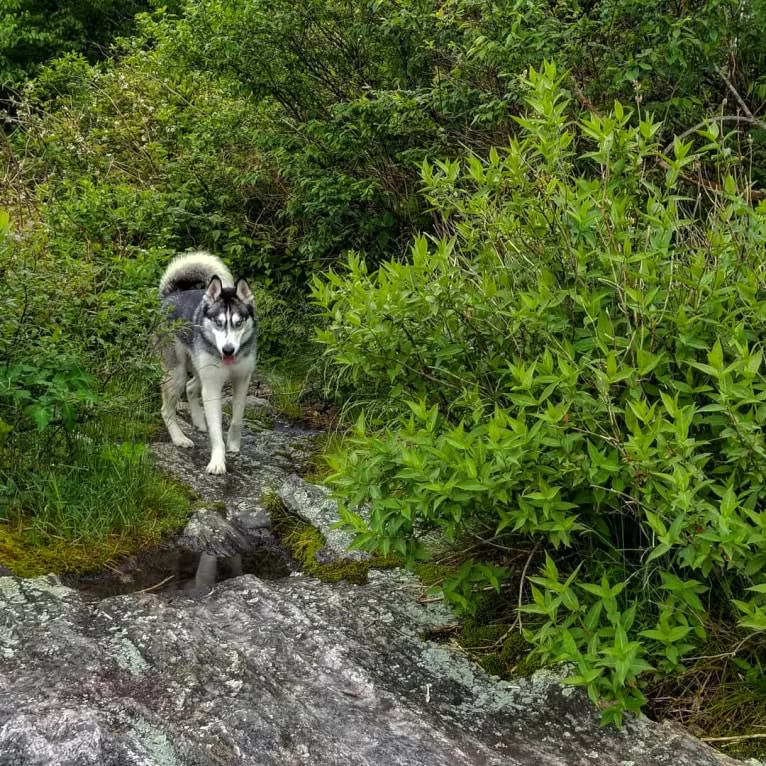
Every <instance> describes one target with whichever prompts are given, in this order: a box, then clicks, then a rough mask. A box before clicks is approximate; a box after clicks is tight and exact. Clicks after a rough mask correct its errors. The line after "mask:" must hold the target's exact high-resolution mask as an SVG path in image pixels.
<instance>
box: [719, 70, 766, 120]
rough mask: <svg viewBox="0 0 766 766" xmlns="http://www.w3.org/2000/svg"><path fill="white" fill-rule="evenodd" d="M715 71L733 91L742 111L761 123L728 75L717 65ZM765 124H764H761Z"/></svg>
mask: <svg viewBox="0 0 766 766" xmlns="http://www.w3.org/2000/svg"><path fill="white" fill-rule="evenodd" d="M715 71H716V72H718V76H719V77H720V78H721V79H722V80H723V81H724V82H725V83H726V87H727V88H728V89H729V90H730V91H731V93H732V95H733V96H734V98H735V99H737V103H738V104H739V106H740V109H742V111H743V112H744V113H745V114H746V115H747V116H748V117H749V118H750V119H751V120H753V121H755V122H759V120H756V118H755V117H753V113H752V112H751V111H750V109H748V106H747V104H746V103H745V100H744V99H743V98H742V96H740V95H739V91H737V89H736V88H735V87H734V86H733V85H732V83H731V80H730V79H729V78H728V77H727V76H726V73H725V72H724V71H723V69H721V67H719V66H718V65H717V64H716V67H715ZM761 124H763V123H761Z"/></svg>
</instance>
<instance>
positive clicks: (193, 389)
mask: <svg viewBox="0 0 766 766" xmlns="http://www.w3.org/2000/svg"><path fill="white" fill-rule="evenodd" d="M201 393H202V383H201V382H200V379H199V376H198V375H197V374H196V373H195V374H194V376H193V377H191V378H190V379H189V381H188V382H187V384H186V398H187V399H188V401H189V411H190V412H191V419H192V423H194V427H195V428H196V429H197V430H198V431H202V432H203V433H204V432H205V431H207V423H206V422H205V410H204V409H203V407H202V395H201Z"/></svg>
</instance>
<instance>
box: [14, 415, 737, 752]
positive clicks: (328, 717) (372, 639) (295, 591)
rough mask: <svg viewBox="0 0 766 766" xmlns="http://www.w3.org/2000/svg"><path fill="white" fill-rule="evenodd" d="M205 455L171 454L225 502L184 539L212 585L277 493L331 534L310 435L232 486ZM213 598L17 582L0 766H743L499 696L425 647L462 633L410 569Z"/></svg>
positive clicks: (229, 588)
mask: <svg viewBox="0 0 766 766" xmlns="http://www.w3.org/2000/svg"><path fill="white" fill-rule="evenodd" d="M187 432H189V433H191V429H187ZM192 438H193V439H194V440H195V443H196V444H197V446H198V449H192V450H187V451H183V450H178V449H176V448H175V447H173V446H172V445H169V444H161V445H155V446H154V447H153V455H154V458H155V460H156V462H158V464H159V465H160V466H161V467H162V468H163V469H164V470H165V471H167V472H168V473H170V474H172V475H173V476H174V477H175V478H176V479H177V480H179V481H183V482H185V483H187V484H188V485H189V486H191V487H193V489H194V490H195V492H196V493H197V495H198V496H199V498H200V500H201V501H202V502H203V503H204V504H205V505H206V508H205V509H202V510H200V511H199V512H198V513H196V514H195V516H194V517H193V518H192V519H191V520H190V522H189V524H188V525H187V527H186V529H185V530H184V532H183V534H182V535H181V536H180V538H179V539H178V540H177V544H178V545H180V546H181V547H182V548H184V549H186V550H193V551H197V552H199V553H201V555H202V558H201V562H202V564H204V567H202V566H201V569H203V568H204V570H205V571H204V572H202V576H201V575H200V571H199V570H198V576H197V585H199V584H200V583H199V581H200V580H204V584H205V585H206V586H207V585H212V584H213V583H214V582H215V579H216V572H215V563H216V559H217V558H218V557H222V558H237V557H239V556H240V555H242V554H243V553H244V554H247V552H248V551H250V554H249V555H251V556H253V555H254V556H257V555H259V551H262V550H264V549H263V548H259V545H260V544H262V543H263V542H264V539H266V536H268V530H267V524H268V518H267V516H265V515H264V513H265V512H264V511H263V509H262V508H261V507H260V505H259V504H260V502H261V496H262V494H263V493H264V492H266V491H274V490H275V489H277V488H280V487H281V488H282V489H283V497H284V498H285V501H286V502H288V503H290V502H293V503H295V507H296V508H297V507H298V506H300V507H303V506H304V505H306V504H308V505H310V504H311V503H308V501H309V500H311V501H312V503H313V501H317V504H318V507H319V510H320V513H318V514H317V515H316V516H315V517H314V523H317V524H319V525H320V526H321V527H322V528H323V530H324V531H326V532H327V536H328V537H332V534H331V533H332V531H333V530H332V529H331V527H332V521H334V518H333V513H334V508H333V507H331V502H330V501H329V500H328V498H327V497H326V494H325V493H324V492H323V491H322V490H321V489H319V488H316V487H312V486H311V485H308V484H306V483H305V482H302V481H301V480H299V479H297V477H296V478H290V479H289V480H287V477H288V475H289V474H291V473H293V472H294V471H296V470H300V468H301V465H302V463H303V462H304V461H305V459H306V456H307V455H308V453H309V452H310V441H311V435H310V434H307V433H302V432H299V431H295V430H293V431H290V430H289V429H288V430H286V429H279V428H278V429H276V430H273V431H262V432H258V433H248V434H246V435H245V436H244V437H243V453H242V455H241V456H240V457H239V458H234V459H232V460H231V461H227V464H228V467H229V469H230V473H228V474H227V475H225V476H222V477H219V476H208V475H207V474H206V473H205V471H204V468H205V465H206V462H207V460H208V448H207V443H206V442H207V439H206V437H205V436H204V435H198V434H195V435H193V436H192ZM304 501H306V502H305V503H304ZM310 513H311V511H308V512H307V514H310ZM309 518H310V515H309ZM323 533H324V532H323ZM347 542H348V541H347V539H340V541H339V542H338V551H339V552H340V554H341V555H343V551H344V548H345V545H346V544H347ZM207 590H208V588H207V587H205V588H197V595H198V596H200V597H197V598H191V597H188V596H187V595H186V594H185V593H184V592H179V591H172V592H166V593H158V592H153V593H147V592H136V593H132V594H128V595H121V596H111V597H108V598H104V599H102V600H98V599H96V598H94V597H92V596H88V595H85V594H84V593H81V592H78V591H75V590H71V589H70V588H67V587H64V586H63V585H62V584H61V582H60V581H59V580H58V579H57V578H55V577H44V578H37V579H34V580H20V579H17V578H15V577H11V576H6V577H0V766H251V765H252V766H271V765H272V764H273V765H274V766H298V765H299V764H311V766H351V765H353V766H366V765H367V764H369V765H370V766H372V764H375V765H376V766H377V764H384V765H385V766H442V765H444V766H461V765H465V766H468V765H469V764H475V765H476V766H484V765H485V764H486V765H487V766H495V765H497V766H500V765H501V764H508V765H509V766H514V765H515V764H518V765H521V764H523V765H524V766H527V765H535V766H537V765H539V766H547V765H548V764H556V765H560V766H565V765H566V766H573V765H576V764H599V766H617V764H620V765H621V766H629V765H630V766H660V765H661V764H662V765H664V764H667V765H668V766H670V765H671V764H672V765H673V766H692V765H693V766H708V765H711V766H712V765H713V764H730V763H733V762H732V761H730V760H729V759H727V758H725V757H724V756H721V755H720V754H718V753H715V752H714V751H712V750H710V749H709V748H707V747H706V746H704V745H703V744H702V743H700V742H699V741H697V740H694V739H693V738H691V737H689V736H688V735H686V734H685V733H684V732H683V731H682V730H680V729H679V728H676V727H674V726H671V725H656V724H653V723H651V722H649V721H647V720H646V719H643V718H641V719H637V720H631V721H630V722H628V724H627V725H626V726H625V728H624V729H623V730H621V731H616V730H614V729H602V728H600V727H599V725H598V713H597V712H596V711H595V710H594V708H593V706H592V705H591V704H590V703H589V702H588V700H587V698H586V697H585V696H584V695H583V694H582V693H581V692H580V691H576V690H573V689H571V688H565V687H562V686H561V685H560V684H559V683H558V682H557V680H556V678H555V676H553V675H552V674H538V675H537V676H535V677H533V679H531V680H527V679H519V680H518V681H517V682H514V683H512V684H509V683H504V682H499V681H497V680H496V679H493V678H491V677H489V676H487V675H486V674H485V673H484V672H483V671H482V670H481V669H480V668H479V667H478V666H477V665H475V664H474V663H472V662H471V661H469V660H468V659H467V658H466V657H465V656H464V655H463V654H460V653H458V652H456V651H453V650H452V649H450V648H449V647H447V646H444V645H439V644H434V643H432V642H429V641H425V640H423V639H422V638H421V637H420V634H421V632H422V631H424V630H426V629H434V630H437V629H439V628H442V627H444V626H445V625H449V624H451V623H452V622H453V617H452V615H451V614H449V612H447V611H446V610H445V609H444V608H443V607H442V606H441V605H440V604H429V605H427V606H424V605H420V604H419V603H418V602H417V598H416V597H417V595H418V594H419V592H420V586H419V585H418V583H417V582H416V581H415V580H414V579H413V578H412V577H411V576H409V575H406V574H403V573H401V572H390V571H389V572H385V573H381V572H379V573H376V572H372V573H371V577H370V582H369V584H367V585H364V586H354V585H349V584H347V583H337V584H334V585H328V584H323V583H320V582H319V581H317V580H313V579H309V578H306V577H303V576H290V577H283V578H282V579H278V580H260V579H258V578H256V577H253V576H248V575H246V576H242V577H237V578H235V579H230V580H227V581H226V582H224V583H222V584H219V585H218V586H217V587H215V588H214V589H213V590H212V591H211V592H207ZM203 592H204V594H205V595H201V594H202V593H203Z"/></svg>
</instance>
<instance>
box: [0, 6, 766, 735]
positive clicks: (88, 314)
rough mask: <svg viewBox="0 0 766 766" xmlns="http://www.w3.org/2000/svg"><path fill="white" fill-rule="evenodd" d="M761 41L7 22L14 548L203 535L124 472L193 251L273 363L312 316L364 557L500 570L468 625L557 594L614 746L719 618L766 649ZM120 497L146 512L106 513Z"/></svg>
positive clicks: (562, 637) (435, 16)
mask: <svg viewBox="0 0 766 766" xmlns="http://www.w3.org/2000/svg"><path fill="white" fill-rule="evenodd" d="M141 10H147V11H148V12H147V13H143V14H139V15H138V17H137V18H135V19H134V18H133V14H134V13H135V12H136V11H141ZM764 13H765V9H764V6H763V4H762V3H745V4H743V3H741V2H738V1H737V2H735V1H734V0H694V2H691V3H681V4H679V3H676V2H670V1H669V0H646V1H643V2H636V0H598V1H596V2H588V3H584V4H582V3H578V2H574V1H573V0H565V1H564V2H558V3H555V4H549V3H542V2H538V1H537V0H523V1H522V0H503V2H486V1H485V0H448V2H434V1H433V0H367V1H365V2H361V3H360V2H351V1H350V0H310V1H309V2H300V3H295V2H291V1H288V0H227V1H226V2H223V0H188V2H185V3H169V4H168V3H164V4H160V3H156V2H146V3H139V2H133V3H127V4H125V3H123V4H116V3H114V2H110V1H109V0H98V2H96V1H95V0H90V1H88V2H86V1H85V0H81V1H80V0H78V2H68V3H56V4H51V3H43V2H38V0H13V2H5V3H3V2H0V20H1V21H3V24H2V28H3V31H2V32H0V84H1V83H5V84H6V85H7V84H9V83H12V84H13V85H14V93H15V95H14V99H13V104H12V108H11V109H10V110H9V112H8V114H7V119H6V123H5V125H6V130H5V132H4V133H3V134H2V138H3V141H2V143H1V144H0V161H1V162H2V165H1V166H0V167H1V172H2V174H3V175H2V183H1V184H0V206H2V207H3V208H4V209H5V210H7V211H8V215H7V217H6V215H5V214H4V213H0V230H2V231H1V232H0V236H1V237H2V240H1V242H0V268H1V269H2V273H3V276H4V277H5V282H6V284H7V285H8V286H9V288H10V289H9V295H8V298H7V308H6V311H5V312H4V313H3V315H2V317H1V318H0V347H1V348H2V353H3V359H2V363H0V368H1V369H2V370H3V377H2V390H0V431H2V434H0V483H1V484H2V489H1V491H0V499H2V501H3V504H4V507H3V509H0V515H2V517H3V520H4V521H5V522H6V523H5V525H4V527H3V528H2V531H0V549H2V546H3V545H6V546H10V545H11V542H13V541H8V540H6V537H7V534H6V532H7V531H8V530H11V529H13V530H14V534H16V535H17V536H16V537H15V538H14V541H16V542H18V540H19V539H21V538H19V536H18V534H22V533H24V532H25V531H27V530H30V529H33V530H37V532H39V533H40V534H41V535H44V534H49V533H51V531H52V530H56V529H59V530H61V529H63V530H66V534H65V535H64V536H67V535H68V536H69V538H70V539H71V540H86V539H89V538H88V535H89V534H91V533H95V532H96V531H97V533H98V534H100V535H101V536H102V539H103V537H104V536H105V535H106V536H108V535H112V534H116V533H118V532H119V529H120V527H121V526H123V527H130V526H131V525H132V527H133V529H134V532H136V534H138V535H139V536H140V535H141V534H143V532H141V529H144V530H145V526H144V527H141V523H140V521H139V520H138V519H140V517H141V514H142V512H143V511H142V508H144V507H145V508H149V509H153V510H152V513H154V512H157V511H159V512H160V513H161V512H162V509H163V508H171V507H177V506H178V505H179V502H178V498H177V497H176V498H175V499H174V498H172V497H171V495H172V494H173V493H172V491H171V490H169V489H168V488H167V487H164V486H162V485H161V483H160V484H158V483H157V478H156V477H152V475H151V472H150V471H149V468H148V466H147V463H146V460H145V455H144V453H143V452H142V450H141V449H140V448H136V449H133V448H131V447H128V446H124V445H126V444H128V443H129V442H131V441H140V440H141V439H143V438H144V437H145V436H146V434H147V432H148V431H150V430H151V428H152V427H153V426H152V423H153V421H152V415H151V414H143V413H154V412H156V389H157V385H156V384H157V375H158V373H157V367H156V361H155V360H154V358H153V355H152V343H153V341H152V337H153V331H154V329H155V323H156V320H157V316H156V304H155V292H154V291H155V285H156V280H157V277H158V275H159V273H160V272H161V270H162V268H163V266H164V264H165V263H167V261H168V259H169V258H170V257H171V255H172V254H173V253H174V252H176V251H178V250H184V249H187V248H199V247H204V248H209V249H211V250H214V251H215V252H217V253H219V254H221V255H222V256H223V257H225V258H226V259H227V261H228V262H229V263H230V265H231V266H232V268H233V270H235V271H236V272H238V273H241V274H243V275H245V276H248V277H249V278H251V279H253V280H254V281H255V282H256V283H257V284H258V285H259V291H258V296H257V297H258V304H259V313H260V315H261V320H262V321H261V327H262V333H263V334H262V338H261V351H260V353H261V356H262V359H264V360H265V361H266V362H267V363H269V362H274V361H279V362H284V360H288V361H294V360H295V356H296V350H300V351H302V353H304V354H305V353H307V352H306V344H307V341H308V338H309V336H310V335H311V334H312V329H311V325H312V322H313V320H312V317H311V312H316V311H317V310H318V311H319V313H320V314H321V315H322V316H321V317H320V319H319V322H320V325H321V326H320V328H319V330H318V339H319V341H320V343H321V344H322V345H321V346H320V347H319V348H320V349H322V350H323V351H324V356H323V358H322V360H321V361H322V370H321V372H320V373H317V374H318V375H321V376H322V382H323V383H324V385H325V389H326V391H327V392H328V395H331V396H337V398H338V400H339V402H340V403H341V404H342V405H343V407H344V413H345V414H347V415H348V416H349V417H350V416H352V415H353V417H354V418H355V419H357V429H356V436H355V437H354V439H353V440H351V441H350V442H349V443H348V444H347V449H346V450H345V452H344V453H342V454H341V455H339V456H338V457H337V459H336V464H335V467H336V473H337V475H336V487H337V489H338V491H339V493H341V494H342V495H343V496H344V497H345V498H346V500H347V502H348V504H349V508H351V507H353V506H354V505H355V504H356V503H358V502H362V501H369V502H370V503H371V505H372V514H371V516H370V519H369V523H367V522H365V521H363V520H361V519H360V518H359V517H357V516H355V515H354V514H353V513H352V512H351V511H350V512H349V515H348V520H349V522H350V523H352V524H355V525H356V526H357V528H358V531H359V533H360V538H359V544H360V545H362V546H365V547H369V548H373V547H377V548H380V549H381V551H382V552H383V553H384V554H388V553H389V552H396V553H398V554H400V555H402V556H404V557H405V558H406V559H408V560H413V559H415V558H417V557H422V556H426V555H428V553H429V550H428V546H426V545H424V544H423V539H424V536H426V535H427V534H429V533H430V535H431V536H430V537H428V539H429V540H433V532H434V530H435V531H437V532H439V533H441V535H443V536H445V537H446V538H448V539H449V540H452V541H457V542H460V543H462V541H463V540H464V539H465V538H466V536H467V537H468V538H470V540H471V541H473V542H476V541H477V540H478V541H479V542H481V543H487V542H489V547H487V545H484V546H483V547H479V548H477V549H475V550H474V558H473V560H469V561H467V562H466V563H465V565H464V566H462V568H460V569H459V572H458V574H457V575H456V576H455V577H453V578H452V579H451V580H449V581H448V582H447V583H446V584H445V588H444V589H445V593H446V595H447V596H448V597H449V598H450V599H452V600H453V601H454V602H455V603H456V604H458V605H459V606H461V607H462V608H463V609H465V610H466V611H470V610H471V609H473V608H475V606H476V594H477V592H480V589H482V588H499V589H502V588H503V586H505V585H507V584H508V581H509V579H510V578H516V579H519V578H521V579H522V580H523V579H525V574H528V573H529V572H531V571H532V570H533V569H535V568H536V569H537V570H538V571H537V573H536V574H534V575H533V576H532V577H530V578H529V579H530V580H531V582H532V583H533V584H534V588H529V587H528V584H525V583H524V582H522V583H521V584H520V588H519V592H520V593H521V594H522V600H523V597H524V596H525V595H526V596H528V598H527V599H526V600H527V602H528V603H526V605H525V606H524V609H525V610H526V612H525V613H524V617H523V620H524V626H525V628H526V630H527V632H528V637H529V638H530V639H531V640H532V641H533V642H534V643H535V644H536V645H537V646H538V648H539V651H540V653H541V654H542V655H543V656H544V657H545V658H546V659H548V660H568V661H570V662H571V663H573V665H574V667H575V668H576V670H575V680H576V682H577V683H580V684H583V685H585V686H587V687H588V689H589V691H590V693H591V694H592V696H593V697H594V698H596V697H598V698H601V699H606V700H608V701H609V704H610V705H611V707H610V708H609V709H608V711H607V716H606V717H607V719H614V720H618V719H619V718H620V716H621V713H622V711H624V710H626V709H628V710H634V709H637V707H639V706H640V704H641V702H642V699H643V698H642V691H641V686H642V684H643V682H644V679H646V678H647V676H649V675H650V674H651V673H650V671H649V667H650V666H652V667H653V668H655V670H656V671H657V672H658V673H669V672H676V671H677V670H678V669H679V668H680V667H681V663H682V662H683V658H684V657H685V656H688V654H689V652H692V651H693V649H694V648H695V647H701V646H702V645H703V644H704V642H705V641H706V635H709V634H710V625H711V623H712V622H713V621H718V622H719V623H720V624H726V625H733V624H734V623H736V621H737V620H739V622H740V623H741V625H742V626H744V627H745V628H747V629H749V630H753V629H755V630H761V629H763V628H764V627H766V617H765V616H764V614H765V612H764V609H766V605H765V604H764V603H762V599H763V594H762V592H761V591H763V590H766V586H765V585H764V581H766V578H764V577H763V575H762V572H763V567H764V559H763V553H762V548H763V546H762V542H763V534H764V533H763V527H764V523H766V522H764V521H763V518H762V514H763V512H764V510H763V508H764V498H763V489H762V484H763V480H764V478H763V477H764V449H765V447H764V445H763V443H762V436H761V432H760V430H761V426H762V422H763V418H764V413H765V412H766V406H764V405H765V403H766V389H765V388H764V378H763V372H762V358H761V345H760V344H761V341H760V338H761V334H762V330H763V317H764V313H763V309H762V299H763V273H762V265H761V261H762V250H763V244H764V241H763V240H764V208H763V204H764V203H763V201H762V196H763V195H762V193H761V192H759V189H761V188H762V187H763V185H764V179H766V174H764V172H763V167H764V162H763V160H764V137H765V136H766V133H764V128H766V123H765V122H764V121H763V120H761V119H760V118H759V114H760V112H761V111H762V108H763V105H764V101H765V100H766V66H765V64H766V61H765V60H764V57H766V51H765V49H764V47H763V46H762V44H761V40H760V30H761V29H762V28H763V26H764V22H765V21H766V19H765V18H764ZM109 46H111V47H109ZM107 52H108V53H109V55H106V53H107ZM62 54H63V55H62ZM52 58H53V59H54V60H52V61H49V59H52ZM544 60H548V61H551V62H555V65H554V64H553V63H552V64H549V65H547V66H546V69H545V71H544V72H543V73H540V72H539V71H537V70H538V69H539V67H540V65H541V62H542V61H544ZM45 62H48V63H45ZM555 72H558V73H559V74H555ZM564 73H566V75H564ZM30 74H34V78H33V79H29V80H26V81H24V82H22V79H23V78H25V77H27V76H28V75H30ZM674 136H676V138H674ZM349 252H351V255H349ZM310 284H313V297H314V305H313V306H312V307H307V301H306V294H307V292H308V291H309V290H308V285H310ZM308 353H309V355H310V356H314V355H318V352H317V351H316V349H315V350H313V351H311V352H308ZM135 412H138V413H142V414H141V416H140V417H138V418H136V420H137V422H136V423H135V424H131V425H130V428H127V430H126V427H125V424H126V423H129V422H130V420H131V418H129V417H127V416H126V413H135ZM342 425H345V424H342ZM116 443H117V444H120V445H123V446H119V447H115V444H116ZM107 476H111V477H112V479H120V478H123V477H125V478H126V480H125V481H124V482H123V484H124V486H125V487H126V488H127V487H129V488H131V489H130V490H129V492H128V493H127V494H129V495H130V496H131V497H134V498H138V501H137V502H134V503H132V505H130V504H128V503H127V494H126V495H125V496H124V497H123V500H121V501H120V502H119V503H116V504H114V505H115V513H114V514H112V515H109V514H103V515H102V514H99V512H98V510H97V509H98V508H100V507H101V506H102V505H104V503H105V501H104V494H103V492H102V490H103V491H104V492H105V491H106V489H105V487H107V484H106V483H105V477H107ZM78 477H79V478H80V479H82V477H88V478H87V479H83V480H80V481H78ZM127 479H129V480H127ZM109 486H111V487H113V489H110V490H109V491H110V492H111V491H114V492H117V491H118V490H117V489H116V483H113V484H112V485H109ZM128 505H130V510H129V512H128V511H125V512H123V511H124V509H127V508H128ZM150 515H151V514H150ZM151 523H152V524H153V523H154V522H151ZM18 530H21V532H19V533H18V534H17V532H18ZM46 530H47V532H46ZM3 535H5V537H4V536H3ZM22 536H23V535H22ZM519 538H521V540H522V544H523V545H524V546H526V551H527V552H531V553H530V556H529V558H528V561H527V564H528V567H523V568H522V567H521V566H517V565H516V564H515V563H514V564H513V566H511V565H510V563H509V561H508V560H506V559H505V558H504V556H503V553H502V552H503V550H505V549H506V548H508V547H510V543H509V540H510V539H513V540H514V543H513V545H517V543H518V540H519ZM25 539H27V538H25ZM27 541H28V539H27ZM14 544H15V542H14ZM7 549H8V548H6V550H7ZM490 550H494V551H495V553H494V554H491V553H490ZM535 556H541V557H542V556H545V557H546V558H543V561H544V564H543V569H542V571H539V566H538V564H539V562H538V561H537V559H536V558H535ZM580 562H582V563H580ZM533 564H534V566H533ZM522 569H523V571H519V570H522ZM512 570H513V571H512ZM528 570H529V572H528ZM515 584H516V583H515V582H514V586H515ZM737 640H738V641H739V640H741V639H740V638H739V637H738V638H737ZM748 640H749V639H748ZM750 645H751V646H758V642H757V641H751V644H750Z"/></svg>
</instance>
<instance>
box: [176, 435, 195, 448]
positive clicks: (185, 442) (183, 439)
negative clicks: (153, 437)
mask: <svg viewBox="0 0 766 766" xmlns="http://www.w3.org/2000/svg"><path fill="white" fill-rule="evenodd" d="M173 444H175V445H176V447H183V448H184V449H190V448H191V447H193V446H194V442H193V441H192V440H191V439H190V438H189V437H188V436H183V435H182V436H179V437H178V438H177V439H173Z"/></svg>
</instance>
